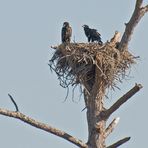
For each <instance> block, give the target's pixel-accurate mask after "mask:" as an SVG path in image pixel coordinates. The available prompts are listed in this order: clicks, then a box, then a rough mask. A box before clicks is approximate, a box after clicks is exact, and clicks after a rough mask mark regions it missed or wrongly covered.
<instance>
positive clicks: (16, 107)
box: [8, 94, 19, 112]
mask: <svg viewBox="0 0 148 148" xmlns="http://www.w3.org/2000/svg"><path fill="white" fill-rule="evenodd" d="M8 96H9V97H10V99H11V101H12V103H13V104H14V106H15V109H16V112H18V111H19V109H18V106H17V104H16V102H15V101H14V99H13V97H12V96H11V95H10V94H8Z"/></svg>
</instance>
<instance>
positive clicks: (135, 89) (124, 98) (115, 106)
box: [106, 84, 142, 117]
mask: <svg viewBox="0 0 148 148" xmlns="http://www.w3.org/2000/svg"><path fill="white" fill-rule="evenodd" d="M141 88H142V85H141V84H135V86H134V87H133V88H132V89H131V90H129V91H128V92H127V93H126V94H125V95H123V96H122V97H121V98H120V99H119V100H117V101H116V102H115V103H114V104H113V105H112V106H111V107H110V108H109V109H108V110H106V116H107V117H109V116H110V115H111V114H112V113H113V112H115V111H116V110H117V109H118V108H119V107H120V106H121V105H122V104H123V103H125V102H126V101H127V100H129V99H130V98H131V97H132V96H133V95H134V94H135V93H137V92H138V91H139V90H140V89H141Z"/></svg>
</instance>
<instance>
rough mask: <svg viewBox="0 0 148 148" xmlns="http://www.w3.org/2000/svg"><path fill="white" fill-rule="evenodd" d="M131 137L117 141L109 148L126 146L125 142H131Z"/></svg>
mask: <svg viewBox="0 0 148 148" xmlns="http://www.w3.org/2000/svg"><path fill="white" fill-rule="evenodd" d="M130 138H131V137H126V138H123V139H121V140H119V141H117V142H116V143H114V144H112V145H110V146H108V147H107V148H117V147H119V146H120V145H122V144H124V143H125V142H127V141H129V140H130Z"/></svg>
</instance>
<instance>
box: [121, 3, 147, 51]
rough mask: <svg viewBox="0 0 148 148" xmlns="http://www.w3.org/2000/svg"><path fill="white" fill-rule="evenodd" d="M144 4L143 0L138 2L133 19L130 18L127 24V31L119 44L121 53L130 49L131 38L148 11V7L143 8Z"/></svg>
mask: <svg viewBox="0 0 148 148" xmlns="http://www.w3.org/2000/svg"><path fill="white" fill-rule="evenodd" d="M142 3H143V0H137V1H136V5H135V10H134V12H133V14H132V17H131V18H130V20H129V22H128V23H127V24H125V25H126V27H125V31H124V34H123V36H122V38H121V41H120V44H119V50H121V51H124V50H126V49H127V48H128V44H129V41H130V40H131V36H132V34H133V32H134V28H135V27H136V25H137V24H138V23H139V21H140V20H141V18H142V17H143V16H144V14H145V13H146V12H147V11H148V6H145V7H141V6H142Z"/></svg>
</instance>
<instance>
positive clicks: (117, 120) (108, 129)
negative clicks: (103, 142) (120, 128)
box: [105, 117, 120, 137]
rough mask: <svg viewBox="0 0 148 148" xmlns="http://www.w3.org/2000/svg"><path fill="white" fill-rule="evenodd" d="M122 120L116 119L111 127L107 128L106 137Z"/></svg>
mask: <svg viewBox="0 0 148 148" xmlns="http://www.w3.org/2000/svg"><path fill="white" fill-rule="evenodd" d="M119 120H120V118H119V117H118V118H115V119H114V120H113V121H112V122H111V123H110V124H109V126H108V127H107V128H106V130H105V137H107V136H108V135H109V134H110V133H111V132H112V131H113V130H114V128H115V127H116V125H117V124H118V122H119Z"/></svg>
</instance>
